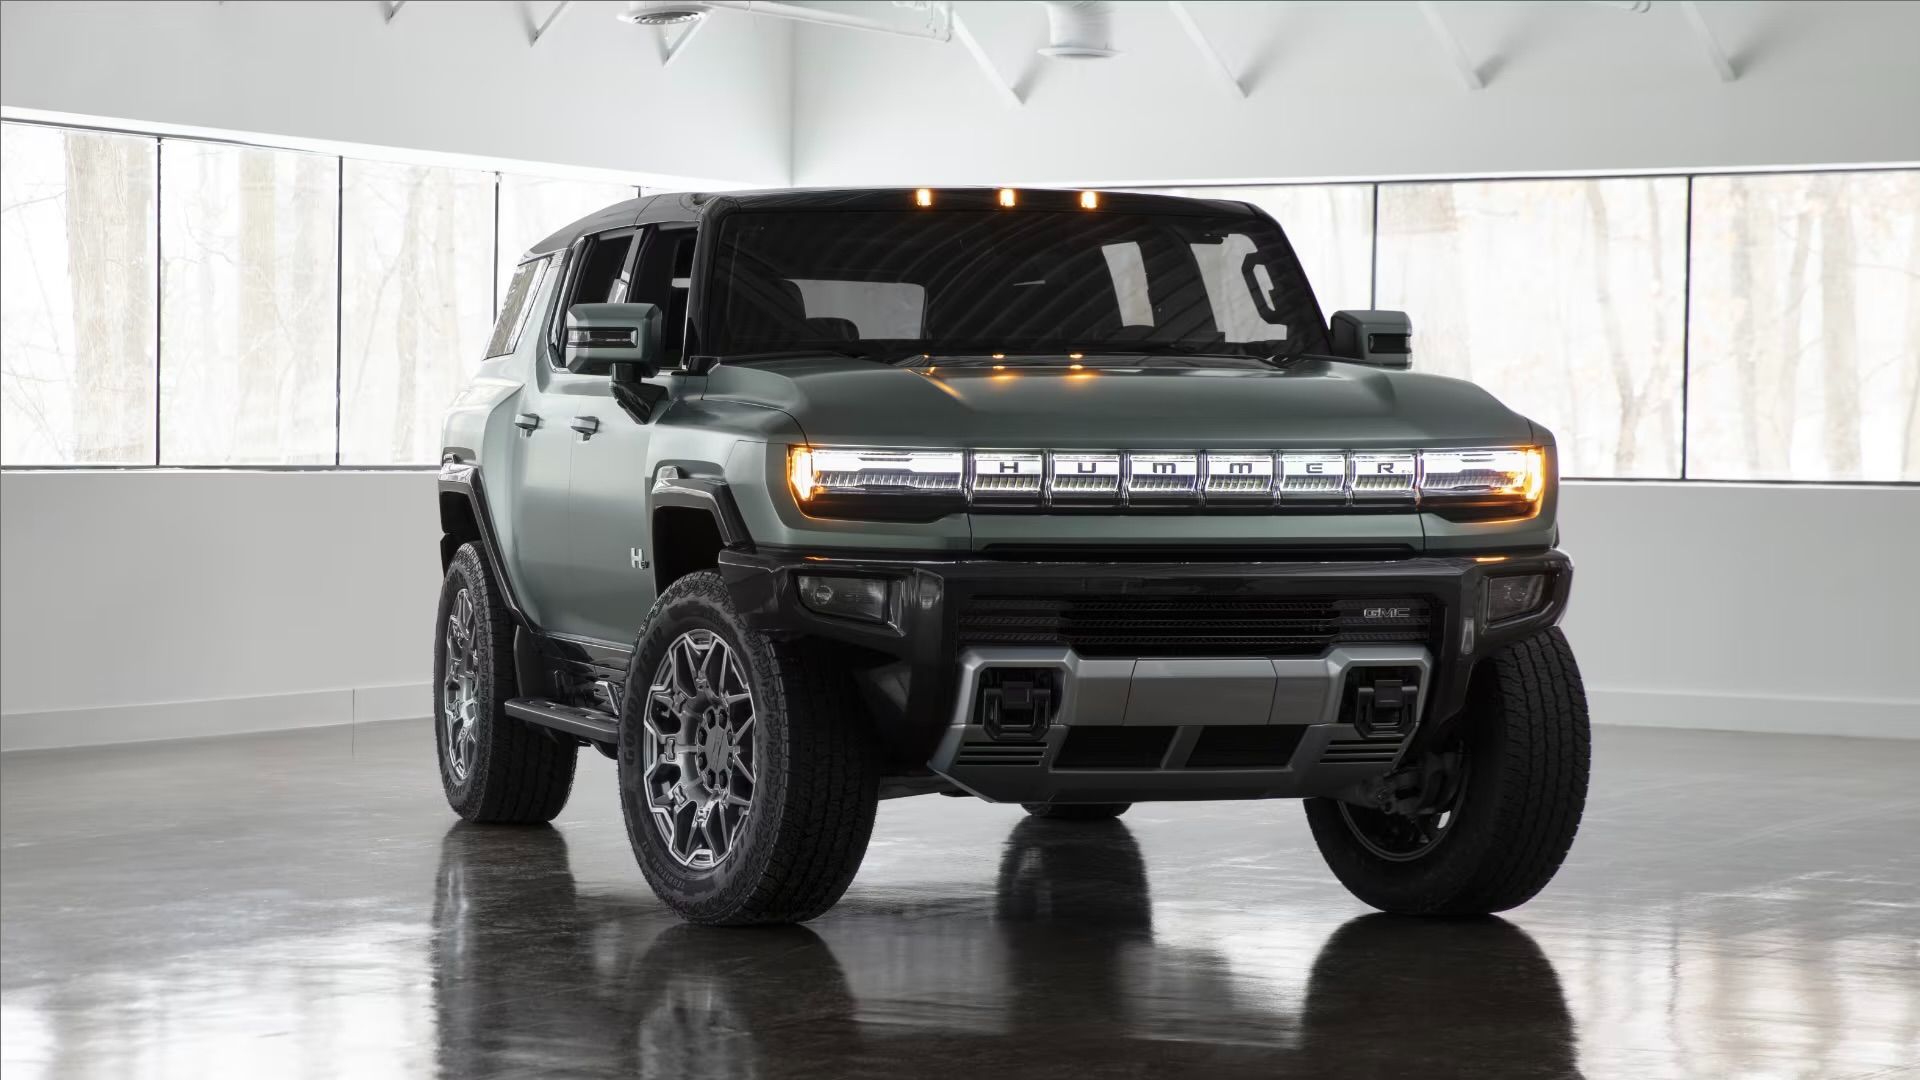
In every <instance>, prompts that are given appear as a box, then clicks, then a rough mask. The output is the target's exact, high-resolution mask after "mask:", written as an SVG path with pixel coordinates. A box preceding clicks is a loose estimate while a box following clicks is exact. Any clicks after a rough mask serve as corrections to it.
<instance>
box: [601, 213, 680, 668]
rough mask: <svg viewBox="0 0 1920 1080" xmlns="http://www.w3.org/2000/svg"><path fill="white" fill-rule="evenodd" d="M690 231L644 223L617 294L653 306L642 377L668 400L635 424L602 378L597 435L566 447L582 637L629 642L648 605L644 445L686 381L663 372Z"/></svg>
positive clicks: (669, 366) (674, 342) (673, 336)
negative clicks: (651, 343)
mask: <svg viewBox="0 0 1920 1080" xmlns="http://www.w3.org/2000/svg"><path fill="white" fill-rule="evenodd" d="M694 235H695V232H694V228H693V226H692V225H691V224H685V225H682V224H677V223H675V224H666V225H649V226H646V227H644V228H643V229H642V230H641V233H640V237H639V243H638V245H637V247H636V253H635V258H634V260H633V265H632V272H631V273H630V275H629V277H628V281H627V284H626V289H625V293H624V295H623V296H621V297H618V298H617V299H624V300H625V301H627V302H630V303H640V302H644V303H650V304H657V305H659V307H660V311H661V314H662V316H663V317H662V320H661V346H662V354H663V355H662V360H661V365H660V374H658V375H656V376H654V377H652V378H650V379H648V380H647V381H648V382H649V383H653V384H655V385H656V386H658V387H660V388H661V389H663V390H664V391H665V392H666V396H664V397H662V398H661V399H660V400H659V401H658V402H657V403H656V404H655V405H654V407H653V411H652V413H651V414H650V415H649V417H648V420H647V422H646V423H644V424H642V423H638V422H636V421H635V420H634V419H633V418H632V417H630V416H628V415H627V414H626V412H625V411H624V410H623V409H622V408H621V407H620V405H619V403H617V402H616V401H614V399H613V390H612V383H611V381H610V380H609V379H607V378H605V377H602V378H601V379H600V385H599V387H598V388H597V396H596V398H595V409H594V415H595V416H596V417H597V419H598V420H599V427H598V430H597V431H596V432H595V433H594V435H593V436H592V437H591V438H588V439H584V440H581V441H578V442H576V443H575V444H574V447H573V483H572V489H571V490H572V497H571V510H570V521H571V527H572V533H573V572H574V574H575V576H576V580H577V582H578V584H579V591H578V593H577V594H576V599H575V605H576V606H575V610H574V612H573V613H572V614H573V615H574V616H575V617H576V618H577V619H578V623H579V626H580V627H581V630H580V633H581V634H583V635H585V636H588V637H592V638H595V639H597V640H601V641H610V642H617V643H620V644H623V645H625V644H631V643H632V642H633V639H634V637H635V635H637V634H638V633H639V631H640V624H641V622H642V621H643V620H644V619H645V618H646V616H647V610H648V609H649V608H651V607H652V606H653V601H654V597H655V590H654V577H653V565H654V546H655V538H654V537H653V536H652V535H651V533H652V523H651V521H650V519H649V515H650V512H651V511H650V500H649V497H648V489H649V486H650V484H651V482H652V478H651V477H650V476H649V475H648V471H647V462H648V455H647V444H648V441H649V440H650V438H651V437H652V433H653V428H654V425H655V424H657V423H658V422H659V421H660V418H661V417H662V416H663V415H665V414H666V412H667V411H668V410H669V409H671V408H672V407H673V405H674V403H675V396H676V394H677V393H679V392H680V387H682V386H683V385H684V384H685V381H686V380H684V379H681V378H677V377H675V376H673V375H672V374H671V373H672V371H673V370H674V369H675V368H677V367H679V366H680V359H681V356H680V353H681V349H682V347H683V345H684V342H685V333H686V321H687V302H686V301H687V287H688V283H689V282H688V279H689V276H690V275H691V274H692V272H693V241H694Z"/></svg>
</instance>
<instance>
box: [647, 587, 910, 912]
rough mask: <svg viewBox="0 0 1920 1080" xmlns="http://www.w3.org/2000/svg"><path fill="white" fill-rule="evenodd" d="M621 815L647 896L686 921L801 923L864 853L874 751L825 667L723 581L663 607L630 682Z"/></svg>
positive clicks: (852, 700) (839, 680)
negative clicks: (767, 626)
mask: <svg viewBox="0 0 1920 1080" xmlns="http://www.w3.org/2000/svg"><path fill="white" fill-rule="evenodd" d="M626 685H627V693H626V694H625V695H624V700H623V705H622V711H621V717H620V745H619V773H620V809H621V812H622V814H623V816H624V817H625V818H626V823H627V839H628V841H629V842H630V843H631V844H632V846H633V853H634V857H635V858H636V859H638V860H639V863H640V869H641V872H642V873H644V874H645V875H646V878H647V883H648V884H649V885H652V886H653V891H654V892H655V893H656V894H657V895H658V896H659V897H660V899H661V900H663V901H665V902H666V904H667V906H668V907H671V908H673V910H674V911H676V912H678V913H679V914H680V916H681V917H682V918H684V919H687V920H688V921H690V922H696V923H709V924H722V925H739V924H747V923H795V922H804V921H806V920H808V919H811V918H814V917H815V916H817V915H820V914H822V913H824V912H825V911H826V910H827V909H828V908H830V907H832V906H833V905H834V903H835V902H837V901H838V900H839V899H840V896H841V894H842V893H844V892H845V891H846V889H847V886H848V885H849V884H851V883H852V881H853V875H854V873H855V872H856V871H858V870H859V868H860V861H861V859H862V858H863V857H864V856H865V854H866V850H867V839H868V837H869V836H871V835H872V832H873V816H874V810H875V808H876V806H877V803H878V800H879V792H880V759H879V752H878V747H877V746H876V744H875V742H874V739H873V736H872V734H871V733H870V732H869V731H868V730H867V726H866V724H865V722H864V713H863V712H862V711H861V709H860V707H859V703H858V699H857V697H856V694H855V691H854V688H853V686H852V682H851V680H850V679H849V678H848V676H847V674H846V672H845V671H843V670H841V669H840V668H839V667H838V666H837V665H836V664H835V663H833V661H832V660H831V659H829V658H825V657H820V656H814V655H809V654H807V653H806V652H805V651H804V650H803V647H802V646H798V645H794V644H791V643H788V642H781V641H773V640H771V639H769V638H767V637H766V636H764V635H762V634H758V633H755V632H754V631H752V630H750V629H749V628H748V627H747V626H746V625H745V624H744V623H743V622H742V621H741V619H740V616H739V613H738V612H737V611H735V609H734V606H733V600H732V597H731V596H729V594H728V592H727V588H726V585H725V584H724V583H723V582H722V581H721V580H720V575H719V574H717V573H714V572H712V571H702V572H700V573H695V574H688V575H687V576H686V577H683V578H681V579H680V580H678V581H676V582H674V583H673V585H672V586H670V587H669V588H668V589H667V591H666V592H665V593H664V594H662V595H661V597H660V600H659V602H658V603H656V604H655V605H654V608H653V612H652V613H651V614H650V615H649V616H648V618H647V626H646V629H645V630H643V631H642V632H641V635H640V640H639V642H638V643H637V644H636V646H635V648H634V652H633V665H632V667H631V668H629V669H628V672H627V684H626Z"/></svg>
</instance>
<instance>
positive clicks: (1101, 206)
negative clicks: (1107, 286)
mask: <svg viewBox="0 0 1920 1080" xmlns="http://www.w3.org/2000/svg"><path fill="white" fill-rule="evenodd" d="M1003 190H1006V189H1003V188H986V187H950V188H938V187H936V188H769V189H763V190H758V191H722V192H694V191H684V192H662V193H660V194H657V195H647V196H643V197H641V198H638V199H628V200H626V201H625V202H617V203H614V204H613V205H612V206H609V207H607V208H606V209H604V210H597V211H595V212H594V213H591V214H588V215H587V216H586V217H583V218H581V219H580V220H578V221H575V222H573V223H572V224H570V225H568V226H566V227H565V228H563V229H560V230H558V231H556V232H554V233H553V235H551V236H549V237H547V238H546V239H544V240H542V241H540V242H539V243H537V244H535V245H533V246H532V247H531V248H528V249H527V252H526V255H527V256H534V255H546V254H550V253H552V252H555V251H560V250H563V249H565V248H567V247H568V246H570V245H571V244H572V243H573V242H574V241H575V240H577V239H579V238H580V237H582V236H585V235H588V234H590V233H597V232H605V231H607V230H609V229H621V228H627V227H630V226H633V225H644V224H648V223H650V222H656V221H694V220H697V219H698V218H699V217H700V216H701V214H702V213H704V212H706V211H707V208H708V207H710V206H711V207H714V208H715V209H720V210H732V209H742V208H748V207H751V208H754V209H770V210H771V209H778V210H900V209H907V208H910V207H913V206H916V205H919V204H918V202H917V199H918V193H919V192H921V191H926V192H928V193H929V196H928V197H929V198H930V199H931V200H932V204H933V207H934V208H936V209H949V210H953V209H961V210H998V209H1001V208H1002V203H1001V201H1000V198H1001V196H1000V193H1001V191H1003ZM1013 190H1014V196H1013V197H1014V199H1015V204H1014V205H1015V208H1019V207H1026V208H1028V209H1044V210H1073V211H1084V210H1087V209H1088V208H1087V207H1085V206H1084V205H1083V204H1082V203H1081V195H1082V191H1081V190H1080V189H1074V188H1043V187H1036V188H1016V189H1013ZM1096 194H1097V197H1098V207H1097V210H1105V211H1132V212H1135V213H1158V214H1170V213H1171V214H1243V213H1246V212H1248V210H1249V209H1250V207H1249V205H1248V204H1247V203H1244V202H1237V201H1233V200H1228V199H1196V198H1190V197H1188V196H1185V195H1154V194H1147V193H1145V192H1135V191H1098V192H1096Z"/></svg>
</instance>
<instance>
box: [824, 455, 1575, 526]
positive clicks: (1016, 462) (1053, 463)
mask: <svg viewBox="0 0 1920 1080" xmlns="http://www.w3.org/2000/svg"><path fill="white" fill-rule="evenodd" d="M1547 468H1548V465H1547V455H1546V451H1545V450H1543V449H1541V448H1540V447H1537V446H1517V447H1492V448H1488V449H1472V450H1366V451H1353V452H1348V451H1343V450H1309V451H1300V450H1288V451H1270V450H1227V451H1181V450H1151V451H1116V450H1052V451H1048V450H905V449H898V450H897V449H892V448H886V447H808V446H796V447H793V448H791V450H790V451H789V456H788V469H787V481H788V485H789V487H790V488H791V489H792V491H793V498H794V502H795V503H796V504H798V505H799V507H800V509H801V510H803V511H804V512H806V513H807V514H808V515H810V516H812V517H823V518H857V519H860V518H863V519H869V520H879V521H933V520H936V519H938V518H940V517H943V516H945V515H947V514H953V513H960V512H964V511H966V510H967V509H969V508H970V507H971V508H973V509H975V510H981V511H993V510H1000V511H1010V512H1020V511H1025V512H1035V511H1041V510H1047V509H1060V510H1081V511H1109V512H1124V511H1126V510H1128V509H1131V508H1136V507H1138V508H1141V509H1153V508H1160V509H1163V510H1164V509H1167V508H1171V507H1180V506H1185V507H1192V508H1199V509H1214V510H1225V511H1242V512H1244V511H1248V510H1259V509H1262V508H1270V509H1272V510H1274V511H1276V512H1286V511H1299V512H1302V513H1325V512H1333V511H1338V510H1339V509H1341V508H1343V507H1348V506H1352V507H1365V508H1369V509H1374V510H1412V509H1415V508H1417V509H1419V510H1423V511H1428V512H1431V513H1435V514H1438V515H1440V516H1442V517H1446V518H1449V519H1452V520H1455V521H1486V520H1493V519H1498V518H1515V517H1531V516H1533V515H1534V514H1535V513H1538V512H1539V509H1540V505H1541V501H1542V499H1543V498H1544V497H1545V494H1546V490H1547V483H1548V480H1549V477H1548V476H1547Z"/></svg>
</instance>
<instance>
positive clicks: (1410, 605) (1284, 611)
mask: <svg viewBox="0 0 1920 1080" xmlns="http://www.w3.org/2000/svg"><path fill="white" fill-rule="evenodd" d="M1432 624H1433V612H1432V606H1431V604H1430V603H1429V602H1428V601H1427V600H1424V599H1419V598H1413V597H1396V598H1376V597H1357V598H1341V597H1324V596H1323V597H1298V596H1286V597H1281V596H1247V595H1244V594H1238V595H1229V596H1220V595H1205V594H1200V595H1182V596H976V597H972V598H971V599H969V600H968V601H967V602H966V603H965V604H964V605H963V606H962V608H961V612H960V642H961V644H962V645H1067V646H1070V647H1071V648H1073V650H1074V651H1076V652H1078V653H1080V654H1081V655H1082V656H1316V655H1319V654H1320V653H1321V652H1323V651H1325V650H1326V649H1327V648H1328V647H1329V646H1332V645H1360V644H1379V643H1407V642H1415V643H1426V642H1427V641H1428V640H1429V638H1430V636H1431V633H1432Z"/></svg>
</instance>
